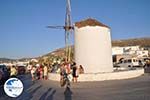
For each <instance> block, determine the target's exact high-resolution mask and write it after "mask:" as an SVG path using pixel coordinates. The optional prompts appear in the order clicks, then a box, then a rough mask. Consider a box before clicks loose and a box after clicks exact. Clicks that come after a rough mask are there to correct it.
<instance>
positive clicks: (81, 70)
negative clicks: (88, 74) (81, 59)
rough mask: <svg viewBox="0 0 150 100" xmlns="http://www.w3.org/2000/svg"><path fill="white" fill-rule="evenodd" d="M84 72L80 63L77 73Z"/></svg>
mask: <svg viewBox="0 0 150 100" xmlns="http://www.w3.org/2000/svg"><path fill="white" fill-rule="evenodd" d="M83 73H84V69H83V67H82V65H80V66H79V74H83Z"/></svg>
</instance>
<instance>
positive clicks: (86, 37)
mask: <svg viewBox="0 0 150 100" xmlns="http://www.w3.org/2000/svg"><path fill="white" fill-rule="evenodd" d="M75 61H76V63H77V65H82V66H83V67H84V70H85V73H99V72H112V71H113V65H112V49H111V38H110V29H108V28H106V27H100V26H86V27H82V28H77V27H75Z"/></svg>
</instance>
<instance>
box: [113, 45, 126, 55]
mask: <svg viewBox="0 0 150 100" xmlns="http://www.w3.org/2000/svg"><path fill="white" fill-rule="evenodd" d="M123 51H124V50H123V47H112V55H122V54H123V53H124V52H123Z"/></svg>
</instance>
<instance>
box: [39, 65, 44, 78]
mask: <svg viewBox="0 0 150 100" xmlns="http://www.w3.org/2000/svg"><path fill="white" fill-rule="evenodd" d="M39 72H40V79H43V65H40V67H39Z"/></svg>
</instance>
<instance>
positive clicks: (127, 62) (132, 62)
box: [115, 58, 139, 69]
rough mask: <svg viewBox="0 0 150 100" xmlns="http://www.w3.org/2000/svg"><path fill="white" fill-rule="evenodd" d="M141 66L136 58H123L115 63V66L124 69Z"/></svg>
mask: <svg viewBox="0 0 150 100" xmlns="http://www.w3.org/2000/svg"><path fill="white" fill-rule="evenodd" d="M137 66H139V61H138V60H137V59H136V58H128V59H123V60H121V61H120V62H119V63H117V64H116V65H115V67H120V68H124V69H133V67H137Z"/></svg>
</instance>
